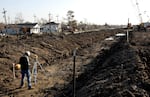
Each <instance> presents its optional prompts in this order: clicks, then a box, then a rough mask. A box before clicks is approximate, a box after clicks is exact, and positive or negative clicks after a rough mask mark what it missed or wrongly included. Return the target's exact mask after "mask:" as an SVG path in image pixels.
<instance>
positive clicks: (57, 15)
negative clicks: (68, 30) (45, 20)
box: [56, 15, 59, 23]
mask: <svg viewBox="0 0 150 97" xmlns="http://www.w3.org/2000/svg"><path fill="white" fill-rule="evenodd" d="M58 17H59V16H58V15H57V16H56V21H57V23H58V22H59V21H58Z"/></svg>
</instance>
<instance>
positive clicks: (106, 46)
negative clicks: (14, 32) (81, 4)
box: [0, 29, 150, 97]
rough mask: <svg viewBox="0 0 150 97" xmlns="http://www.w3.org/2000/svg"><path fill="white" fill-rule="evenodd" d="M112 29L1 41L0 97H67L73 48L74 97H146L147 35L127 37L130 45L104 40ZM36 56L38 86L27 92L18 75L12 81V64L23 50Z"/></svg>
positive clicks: (149, 36) (149, 46) (149, 39)
mask: <svg viewBox="0 0 150 97" xmlns="http://www.w3.org/2000/svg"><path fill="white" fill-rule="evenodd" d="M120 32H124V31H123V30H121V29H117V30H102V31H98V32H88V33H81V34H75V35H73V34H70V35H60V36H56V35H33V36H29V37H27V38H24V37H23V36H19V37H17V36H8V37H1V38H0V71H1V72H0V96H1V97H13V96H14V97H72V94H73V91H72V70H73V69H72V68H73V57H72V52H73V50H74V49H75V48H76V49H77V56H76V97H149V95H150V80H149V77H150V74H149V72H150V71H149V68H150V67H149V66H150V33H149V32H132V37H131V38H130V42H129V43H127V42H126V41H124V40H122V39H121V40H120V39H115V40H113V41H106V40H105V38H107V37H109V36H115V34H116V33H120ZM27 50H29V51H31V57H30V60H31V64H32V66H31V67H30V68H31V71H32V68H33V64H34V62H35V61H34V55H38V56H39V58H38V60H39V63H40V64H41V66H42V68H43V69H44V70H43V69H41V68H40V66H38V75H37V83H36V84H35V83H34V75H33V76H32V86H33V89H32V90H28V89H27V83H26V84H25V86H24V88H22V89H18V87H19V85H20V78H21V76H20V70H17V71H16V75H15V79H14V76H13V72H12V63H18V61H19V57H20V56H21V55H22V54H23V53H24V52H25V51H27Z"/></svg>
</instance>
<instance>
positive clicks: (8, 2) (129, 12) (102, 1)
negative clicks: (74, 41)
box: [0, 0, 150, 24]
mask: <svg viewBox="0 0 150 97" xmlns="http://www.w3.org/2000/svg"><path fill="white" fill-rule="evenodd" d="M136 1H137V2H138V3H139V4H138V5H139V8H140V13H141V14H142V19H143V22H147V21H148V20H149V15H150V0H0V12H1V13H0V22H4V18H3V14H2V12H3V8H5V9H6V10H7V13H6V15H7V18H8V17H9V19H8V21H9V22H14V20H15V17H16V16H17V14H20V13H21V14H22V17H23V19H24V20H25V21H30V22H33V21H34V16H36V18H37V19H40V18H44V19H47V20H48V14H49V13H51V17H52V19H53V20H56V19H57V18H56V16H58V19H59V20H63V18H66V14H67V11H68V10H72V11H74V15H75V19H76V20H77V21H83V22H88V23H96V24H105V23H108V24H127V21H128V18H129V19H130V22H131V23H133V24H137V23H140V19H139V17H138V10H137V6H136Z"/></svg>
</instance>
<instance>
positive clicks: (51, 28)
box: [41, 22, 61, 33]
mask: <svg viewBox="0 0 150 97" xmlns="http://www.w3.org/2000/svg"><path fill="white" fill-rule="evenodd" d="M41 31H42V32H43V33H55V32H61V25H60V24H59V23H55V22H50V23H46V24H44V25H43V26H42V27H41Z"/></svg>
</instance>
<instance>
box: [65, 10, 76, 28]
mask: <svg viewBox="0 0 150 97" xmlns="http://www.w3.org/2000/svg"><path fill="white" fill-rule="evenodd" d="M67 19H68V25H69V27H70V30H71V31H75V29H76V28H77V21H76V20H75V19H74V11H72V10H69V11H68V12H67Z"/></svg>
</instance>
